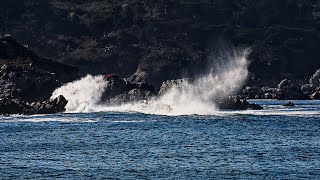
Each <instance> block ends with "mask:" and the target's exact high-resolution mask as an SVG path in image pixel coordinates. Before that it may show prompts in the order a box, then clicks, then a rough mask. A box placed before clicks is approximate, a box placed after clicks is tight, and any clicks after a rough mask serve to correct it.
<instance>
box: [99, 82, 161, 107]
mask: <svg viewBox="0 0 320 180" xmlns="http://www.w3.org/2000/svg"><path fill="white" fill-rule="evenodd" d="M106 80H107V81H108V82H109V83H108V85H107V88H106V91H105V93H104V94H103V96H102V100H101V102H102V103H105V104H112V105H119V104H123V103H128V102H137V101H141V100H149V99H151V98H152V97H154V96H155V94H156V91H155V89H154V87H153V86H152V85H150V84H148V83H146V82H131V81H129V80H126V79H122V78H121V77H120V76H114V77H110V78H108V79H106Z"/></svg>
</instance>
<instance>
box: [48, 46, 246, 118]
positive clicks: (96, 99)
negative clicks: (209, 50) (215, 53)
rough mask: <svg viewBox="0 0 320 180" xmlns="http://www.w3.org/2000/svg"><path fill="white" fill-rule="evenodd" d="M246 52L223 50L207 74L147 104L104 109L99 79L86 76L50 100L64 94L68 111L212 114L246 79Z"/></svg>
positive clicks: (102, 82)
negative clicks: (217, 102)
mask: <svg viewBox="0 0 320 180" xmlns="http://www.w3.org/2000/svg"><path fill="white" fill-rule="evenodd" d="M248 52H249V51H248V50H242V51H235V50H232V51H225V52H221V53H220V55H219V58H220V59H216V57H215V58H214V57H211V58H212V65H211V68H210V71H209V72H208V74H207V75H205V76H202V77H199V78H197V79H196V80H194V81H189V80H187V79H183V80H181V83H180V84H177V85H174V86H172V87H171V88H170V89H169V90H168V91H166V93H164V94H163V95H161V96H160V97H158V98H157V99H152V100H149V101H147V102H145V101H144V102H131V103H127V104H123V105H121V106H110V105H109V106H104V105H102V104H103V103H101V101H100V100H101V97H102V95H103V93H104V92H105V91H108V89H107V83H108V82H107V81H105V80H103V77H102V76H91V75H87V76H86V77H84V78H82V79H80V80H77V81H74V82H71V83H68V84H66V85H64V86H62V87H60V88H58V89H56V90H55V91H54V92H53V94H52V98H54V97H57V96H58V95H63V96H64V97H66V99H67V100H68V101H69V102H68V104H67V106H66V110H67V112H96V111H119V112H142V113H148V114H161V115H190V114H199V115H213V114H216V113H217V108H216V106H215V104H214V102H215V100H216V99H219V98H224V97H227V96H229V95H232V93H234V92H236V91H237V90H239V88H241V87H242V86H243V85H244V83H245V81H246V79H247V76H248V69H247V66H248V62H247V55H248Z"/></svg>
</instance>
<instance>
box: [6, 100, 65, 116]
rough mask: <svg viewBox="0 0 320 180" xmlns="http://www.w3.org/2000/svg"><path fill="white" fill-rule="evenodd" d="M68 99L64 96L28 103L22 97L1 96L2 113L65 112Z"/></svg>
mask: <svg viewBox="0 0 320 180" xmlns="http://www.w3.org/2000/svg"><path fill="white" fill-rule="evenodd" d="M67 103H68V101H67V100H66V99H65V98H64V97H63V96H58V97H57V98H55V99H50V100H47V101H43V102H40V101H38V102H33V103H31V104H30V103H28V102H25V101H22V100H20V99H12V98H1V99H0V115H1V114H2V115H3V114H26V115H31V114H53V113H59V112H63V111H64V110H65V108H64V107H65V106H66V104H67Z"/></svg>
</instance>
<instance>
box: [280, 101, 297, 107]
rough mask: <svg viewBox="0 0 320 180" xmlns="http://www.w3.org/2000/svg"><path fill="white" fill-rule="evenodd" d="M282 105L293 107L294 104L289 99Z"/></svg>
mask: <svg viewBox="0 0 320 180" xmlns="http://www.w3.org/2000/svg"><path fill="white" fill-rule="evenodd" d="M283 106H290V107H293V106H295V105H294V103H293V102H291V101H290V102H288V103H286V104H284V105H283Z"/></svg>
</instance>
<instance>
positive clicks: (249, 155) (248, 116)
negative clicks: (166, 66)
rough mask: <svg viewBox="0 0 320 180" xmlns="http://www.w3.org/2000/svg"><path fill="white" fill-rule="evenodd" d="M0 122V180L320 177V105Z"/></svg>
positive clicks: (269, 103) (267, 105)
mask: <svg viewBox="0 0 320 180" xmlns="http://www.w3.org/2000/svg"><path fill="white" fill-rule="evenodd" d="M254 102H255V103H258V104H261V105H263V106H264V108H265V109H264V110H261V111H217V112H216V113H215V114H213V115H180V116H177V115H175V116H166V115H153V114H143V113H139V112H133V111H128V112H123V111H121V112H119V111H117V108H112V109H113V111H107V112H90V113H62V114H56V115H37V116H8V117H5V116H1V117H0V179H107V178H110V179H320V102H319V101H294V103H295V104H296V106H295V107H283V106H282V104H284V103H285V102H284V101H271V100H270V101H268V100H260V101H254Z"/></svg>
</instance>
